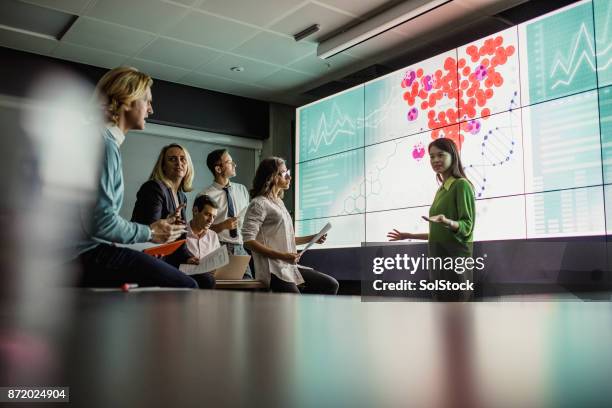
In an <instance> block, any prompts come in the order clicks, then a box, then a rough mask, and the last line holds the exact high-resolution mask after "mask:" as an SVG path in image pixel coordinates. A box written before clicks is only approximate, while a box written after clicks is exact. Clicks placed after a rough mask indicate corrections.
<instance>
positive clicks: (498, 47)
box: [401, 36, 516, 159]
mask: <svg viewBox="0 0 612 408" xmlns="http://www.w3.org/2000/svg"><path fill="white" fill-rule="evenodd" d="M481 44H482V45H481V46H480V47H478V46H476V45H470V46H468V47H467V48H466V50H465V52H466V54H467V55H468V56H469V59H465V58H460V59H459V60H458V61H457V60H456V59H455V58H451V57H448V58H446V59H445V60H444V64H443V69H436V70H434V71H433V72H426V71H425V70H424V69H423V68H417V70H416V71H412V70H411V71H407V72H406V73H405V75H404V78H403V79H402V83H401V86H402V88H406V89H409V91H406V92H405V93H404V94H403V98H404V100H405V101H406V103H407V104H408V106H409V107H410V109H409V111H408V113H407V115H406V118H407V119H408V120H409V121H414V120H416V119H417V118H418V117H419V110H422V111H426V112H427V115H426V117H427V126H428V127H429V128H430V129H431V130H432V132H431V138H432V139H437V138H439V137H447V138H450V139H452V140H453V141H455V143H456V144H457V146H458V147H459V148H461V145H462V143H463V140H464V136H463V134H462V133H461V132H465V133H466V134H474V135H475V134H477V133H478V132H479V131H480V128H481V126H482V123H481V121H482V120H487V119H488V117H489V116H490V115H491V109H490V108H489V107H487V102H488V101H489V100H490V99H491V98H493V96H494V95H495V89H496V88H500V87H501V86H503V84H504V78H503V77H502V75H501V74H500V73H499V72H497V71H496V67H499V66H503V65H505V64H506V63H507V62H508V57H510V56H512V55H514V53H515V52H516V49H515V47H514V46H513V45H509V46H507V47H504V39H503V37H501V36H496V37H489V38H487V39H485V40H484V42H482V43H481ZM417 79H418V80H417ZM445 96H446V97H448V98H449V99H450V100H451V101H453V100H457V106H458V108H459V111H458V112H457V111H456V110H455V109H446V110H441V109H440V108H439V105H438V104H437V102H438V101H440V100H441V99H442V98H443V97H445ZM419 108H420V109H419ZM438 109H440V110H438ZM478 114H480V116H481V117H482V118H481V119H480V120H475V119H476V117H477V115H478ZM459 121H461V122H462V124H461V126H458V125H457V126H449V125H454V124H456V123H457V122H459ZM413 157H414V151H413ZM415 159H416V157H415Z"/></svg>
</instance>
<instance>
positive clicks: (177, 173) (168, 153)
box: [132, 143, 194, 225]
mask: <svg viewBox="0 0 612 408" xmlns="http://www.w3.org/2000/svg"><path fill="white" fill-rule="evenodd" d="M193 177H194V171H193V163H192V161H191V156H190V155H189V152H188V151H187V149H185V148H184V147H183V146H181V145H179V144H176V143H172V144H169V145H168V146H165V147H164V148H163V149H162V150H161V152H160V153H159V156H158V157H157V162H156V163H155V166H154V167H153V171H151V175H150V176H149V181H147V182H146V183H144V184H143V185H142V186H141V187H140V189H139V190H138V193H137V194H136V204H135V205H134V211H133V212H132V221H133V222H137V223H139V224H146V225H149V224H151V223H153V222H155V221H157V220H159V219H162V218H167V217H169V216H172V215H176V216H177V218H178V217H180V219H181V220H183V221H185V207H186V204H187V196H186V195H185V193H186V192H190V191H191V190H192V187H191V184H192V183H193Z"/></svg>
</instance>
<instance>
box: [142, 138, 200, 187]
mask: <svg viewBox="0 0 612 408" xmlns="http://www.w3.org/2000/svg"><path fill="white" fill-rule="evenodd" d="M173 147H176V148H178V149H181V150H182V151H183V153H185V159H187V172H186V173H185V177H183V180H181V186H180V188H181V190H183V191H184V192H186V193H188V192H190V191H192V190H193V187H192V183H193V177H194V175H195V172H194V170H193V162H192V161H191V156H190V155H189V152H188V151H187V149H185V148H184V147H183V146H181V145H180V144H177V143H172V144H169V145H168V146H164V147H163V149H161V152H159V156H158V157H157V162H156V163H155V166H154V167H153V171H151V175H150V176H149V180H157V181H161V182H162V183H164V184H165V185H166V186H167V187H168V188H170V187H172V182H171V181H170V180H169V179H168V177H166V174H165V173H164V159H165V158H166V152H167V151H168V150H170V149H172V148H173Z"/></svg>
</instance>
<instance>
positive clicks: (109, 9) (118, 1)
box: [87, 0, 188, 33]
mask: <svg viewBox="0 0 612 408" xmlns="http://www.w3.org/2000/svg"><path fill="white" fill-rule="evenodd" d="M187 10H188V9H186V8H185V7H182V6H176V5H173V4H169V3H163V2H161V1H159V0H129V1H125V0H104V1H98V2H96V3H95V4H94V6H93V7H92V8H91V9H90V10H88V11H87V15H88V16H90V17H94V18H97V19H100V20H104V21H110V22H112V23H117V24H121V25H124V26H127V27H132V28H138V29H141V30H146V31H151V32H153V33H159V32H162V31H163V30H164V29H165V28H166V27H169V26H171V25H174V24H176V22H177V21H178V20H180V19H181V18H182V17H183V16H184V15H185V14H186V13H187Z"/></svg>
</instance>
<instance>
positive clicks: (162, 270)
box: [77, 67, 197, 288]
mask: <svg viewBox="0 0 612 408" xmlns="http://www.w3.org/2000/svg"><path fill="white" fill-rule="evenodd" d="M152 84H153V80H152V79H151V77H150V76H148V75H147V74H144V73H142V72H139V71H138V70H137V69H135V68H131V67H119V68H115V69H112V70H110V71H109V72H107V73H106V74H105V75H104V76H103V77H102V78H101V79H100V81H99V82H98V85H97V87H96V94H97V97H98V98H99V102H100V104H101V107H102V109H103V112H104V116H105V119H106V121H107V125H106V127H105V128H104V129H102V132H101V137H102V138H103V139H104V160H103V163H102V168H101V169H100V170H101V172H100V184H99V188H98V190H99V191H98V199H97V201H96V203H95V206H94V208H93V213H92V214H91V217H87V219H85V220H83V221H84V223H83V233H84V234H83V236H82V238H81V240H80V241H79V242H78V243H77V253H78V260H79V262H80V264H81V266H82V269H83V279H82V282H81V284H82V285H84V286H111V287H112V286H114V287H118V286H120V285H122V284H123V283H137V284H139V285H141V286H166V287H188V288H197V284H196V282H195V281H194V280H193V279H191V278H190V277H189V276H187V275H185V274H184V273H182V272H181V271H179V270H178V269H176V268H174V267H173V266H171V265H168V264H167V263H165V262H163V261H161V260H159V259H156V258H154V257H152V256H150V255H147V254H145V253H143V252H139V251H134V250H131V249H128V248H123V247H117V246H115V245H113V243H120V244H135V243H139V242H148V241H151V242H155V243H165V242H170V241H174V240H175V239H176V238H178V237H179V236H180V235H181V234H183V233H184V232H185V226H184V225H177V224H175V221H176V220H175V218H174V217H169V218H166V219H160V220H157V221H155V222H153V223H151V224H150V225H143V224H138V223H135V222H130V221H127V220H126V219H124V218H122V217H121V216H120V215H119V210H120V209H121V205H122V204H123V189H124V186H123V173H122V160H121V153H120V151H119V147H120V146H121V144H122V143H123V141H124V140H125V135H126V134H127V133H128V132H129V131H130V130H143V129H144V128H145V122H146V118H147V117H148V116H149V115H150V114H152V113H153V107H152V105H151V101H152V99H153V97H152V95H151V85H152Z"/></svg>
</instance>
